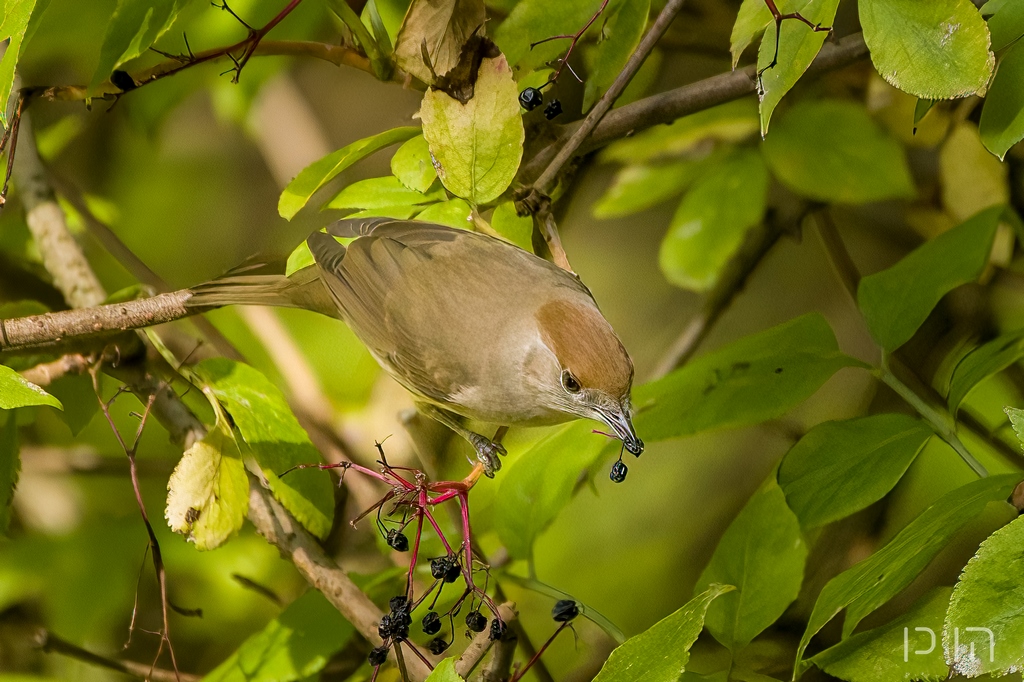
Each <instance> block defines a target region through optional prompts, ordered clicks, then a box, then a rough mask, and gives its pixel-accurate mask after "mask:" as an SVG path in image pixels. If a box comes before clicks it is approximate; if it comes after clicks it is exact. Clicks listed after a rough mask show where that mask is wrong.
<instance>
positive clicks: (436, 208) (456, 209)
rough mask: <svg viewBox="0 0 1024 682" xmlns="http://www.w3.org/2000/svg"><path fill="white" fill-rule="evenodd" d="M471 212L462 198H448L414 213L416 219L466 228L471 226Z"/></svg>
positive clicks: (461, 228)
mask: <svg viewBox="0 0 1024 682" xmlns="http://www.w3.org/2000/svg"><path fill="white" fill-rule="evenodd" d="M472 212H473V209H472V208H470V206H469V204H467V203H466V202H465V201H463V200H462V199H450V200H448V201H439V202H437V203H436V204H431V205H430V206H427V207H426V208H425V209H423V210H422V211H421V212H420V213H418V214H417V215H416V220H421V221H423V222H425V223H437V224H438V225H447V226H448V227H454V228H457V229H460V230H468V229H470V228H471V227H473V220H472Z"/></svg>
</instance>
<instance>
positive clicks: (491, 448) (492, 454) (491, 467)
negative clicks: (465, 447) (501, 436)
mask: <svg viewBox="0 0 1024 682" xmlns="http://www.w3.org/2000/svg"><path fill="white" fill-rule="evenodd" d="M473 447H474V448H475V449H476V458H477V459H478V460H480V463H481V464H483V465H484V475H485V476H487V478H494V473H495V472H496V471H499V470H500V469H501V459H500V458H499V457H498V455H507V454H508V451H507V450H505V448H504V447H503V446H502V445H501V444H500V443H495V442H494V441H492V440H490V439H489V438H486V437H484V436H481V435H479V434H475V437H474V438H473Z"/></svg>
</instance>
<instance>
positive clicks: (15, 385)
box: [0, 365, 64, 410]
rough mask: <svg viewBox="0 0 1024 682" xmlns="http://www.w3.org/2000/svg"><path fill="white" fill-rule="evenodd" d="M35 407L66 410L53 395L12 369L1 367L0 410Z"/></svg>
mask: <svg viewBox="0 0 1024 682" xmlns="http://www.w3.org/2000/svg"><path fill="white" fill-rule="evenodd" d="M33 405H49V406H50V407H56V408H57V409H58V410H63V409H64V406H63V405H61V404H60V401H59V400H57V399H56V398H54V397H53V396H52V395H50V394H49V393H47V392H46V391H44V390H43V389H41V388H39V387H38V386H36V385H35V384H33V383H32V382H31V381H26V380H25V379H24V377H22V376H21V375H20V374H18V373H17V372H15V371H14V370H13V369H11V368H10V367H6V366H4V365H0V410H13V409H14V408H16V407H31V406H33Z"/></svg>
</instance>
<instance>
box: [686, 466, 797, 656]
mask: <svg viewBox="0 0 1024 682" xmlns="http://www.w3.org/2000/svg"><path fill="white" fill-rule="evenodd" d="M806 561H807V544H806V543H805V542H804V538H803V535H802V534H801V532H800V522H799V521H797V518H796V516H794V515H793V512H792V511H790V509H789V507H788V506H786V497H785V496H784V495H783V494H782V490H781V489H779V486H778V485H777V484H775V482H774V481H771V482H770V483H769V484H767V485H766V486H764V487H763V488H762V489H761V490H759V491H758V492H756V493H755V494H754V496H753V497H751V498H750V500H749V501H748V502H747V504H746V506H745V507H743V509H742V511H740V513H739V514H738V515H737V516H736V518H735V519H733V522H732V523H731V524H730V525H729V528H728V529H727V530H726V531H725V534H724V535H723V536H722V539H721V540H719V541H718V546H717V547H716V548H715V553H714V554H713V555H711V561H710V562H709V563H708V565H707V568H705V569H704V572H703V573H702V574H701V576H700V579H699V580H698V581H697V587H696V588H695V590H694V591H695V592H696V591H701V590H704V589H706V588H708V587H710V586H711V585H714V584H718V583H721V584H727V585H735V586H736V591H735V592H732V593H729V594H726V595H724V596H723V597H722V598H721V599H718V600H717V601H715V603H714V604H712V605H711V606H710V607H709V608H708V612H707V615H706V616H705V625H706V626H707V628H708V630H709V631H710V632H711V634H713V635H714V636H715V639H717V640H718V641H719V642H721V643H722V644H724V645H725V646H727V647H729V648H730V649H732V650H734V651H735V650H737V649H740V648H743V647H744V646H746V645H747V644H749V643H750V642H751V640H753V639H754V637H757V635H759V634H760V633H761V632H762V631H763V630H764V629H765V628H767V627H768V626H769V625H771V624H772V623H774V622H775V621H776V620H777V619H778V618H779V616H781V615H782V613H783V612H784V611H785V610H786V608H787V607H788V606H789V605H790V604H791V603H793V601H794V600H795V599H796V597H797V595H798V594H799V593H800V585H801V584H802V583H803V578H804V563H805V562H806Z"/></svg>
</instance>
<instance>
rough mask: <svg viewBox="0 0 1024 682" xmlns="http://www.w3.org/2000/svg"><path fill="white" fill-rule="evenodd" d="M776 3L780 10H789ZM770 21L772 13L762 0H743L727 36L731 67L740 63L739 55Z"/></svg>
mask: <svg viewBox="0 0 1024 682" xmlns="http://www.w3.org/2000/svg"><path fill="white" fill-rule="evenodd" d="M777 4H778V5H779V6H780V8H781V9H780V11H790V9H789V8H788V7H785V6H784V5H783V3H781V2H780V3H777ZM800 4H801V7H800V9H803V7H802V5H803V4H806V3H805V2H801V3H800ZM792 11H798V10H792ZM770 23H772V13H771V12H770V11H769V10H768V5H766V4H765V3H764V0H743V4H741V5H740V11H739V13H738V14H737V15H736V21H735V23H733V25H732V35H731V36H730V37H729V51H730V52H731V53H732V68H734V69H735V68H736V65H737V64H739V63H740V57H741V56H743V51H744V50H746V49H747V46H749V45H750V43H752V42H753V41H754V39H755V38H757V37H758V36H759V35H761V34H762V33H764V30H765V29H766V28H768V24H770Z"/></svg>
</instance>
